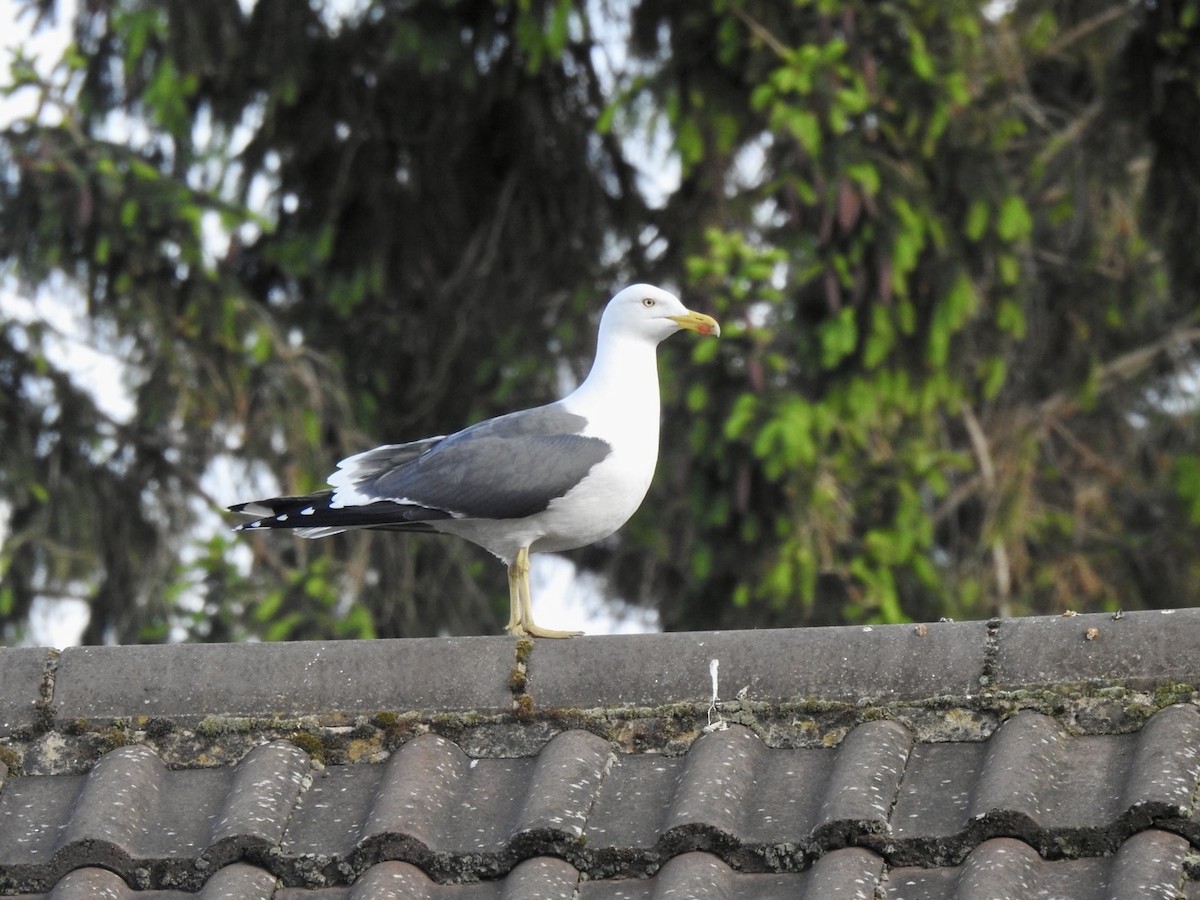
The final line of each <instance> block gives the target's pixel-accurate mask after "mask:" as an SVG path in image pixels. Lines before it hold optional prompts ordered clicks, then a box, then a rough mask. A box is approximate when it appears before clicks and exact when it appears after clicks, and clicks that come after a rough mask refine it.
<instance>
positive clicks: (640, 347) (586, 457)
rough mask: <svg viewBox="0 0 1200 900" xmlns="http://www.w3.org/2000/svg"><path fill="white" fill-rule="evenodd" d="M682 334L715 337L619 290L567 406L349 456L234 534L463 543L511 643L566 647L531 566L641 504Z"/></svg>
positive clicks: (667, 297)
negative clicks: (520, 639) (661, 351)
mask: <svg viewBox="0 0 1200 900" xmlns="http://www.w3.org/2000/svg"><path fill="white" fill-rule="evenodd" d="M681 329H687V330H689V331H695V332H698V333H699V334H711V335H719V334H720V333H721V328H720V326H719V325H718V324H717V322H716V320H715V319H713V318H712V317H710V316H706V315H704V314H703V313H697V312H692V311H691V310H689V309H687V308H685V307H684V305H683V304H682V303H680V302H679V298H677V297H675V296H674V295H673V294H670V293H668V292H667V291H664V290H662V289H661V288H656V287H652V286H650V285H648V284H635V285H632V286H631V287H627V288H625V289H624V290H623V291H621V292H620V293H619V294H617V295H616V296H615V297H613V298H612V300H610V301H609V303H608V306H606V307H605V309H604V315H603V316H602V317H601V318H600V337H599V340H598V341H597V346H596V359H595V362H593V363H592V370H591V372H590V373H589V374H588V377H587V378H586V379H585V380H584V382H583V383H582V384H581V385H579V387H578V388H576V389H575V390H574V391H573V392H572V393H571V394H569V395H568V396H566V397H564V398H563V399H562V400H559V401H557V402H555V403H551V404H549V405H547V406H538V407H535V408H533V409H524V410H520V411H519V412H513V413H508V414H507V415H504V416H499V417H497V418H495V419H487V420H486V421H483V422H480V423H478V424H476V425H472V426H471V427H470V428H466V429H464V430H463V431H460V432H458V433H457V434H452V435H449V436H447V435H441V436H438V437H431V438H425V439H424V440H421V441H413V442H411V443H408V444H387V445H385V446H382V447H377V448H376V449H374V450H368V451H367V452H365V453H359V454H357V455H355V456H351V457H349V458H347V459H344V460H342V461H341V462H340V463H338V469H337V471H336V472H334V473H333V474H332V475H331V476H330V477H329V484H330V486H331V488H332V490H327V491H319V492H317V493H314V494H307V495H305V496H302V497H274V498H272V499H269V500H255V501H252V502H250V503H239V504H238V505H236V506H231V507H229V508H230V510H232V511H233V512H239V513H245V514H246V515H250V516H256V517H257V518H256V519H255V521H253V522H248V523H246V524H245V525H239V526H238V528H237V530H239V531H243V530H252V531H258V530H263V529H269V528H291V529H295V531H296V533H297V534H298V535H300V536H301V537H306V538H318V537H325V536H326V535H330V534H338V533H340V532H342V531H347V530H350V529H356V528H375V529H385V530H389V531H424V532H437V533H440V534H454V535H458V536H459V537H461V538H465V539H466V540H468V541H471V542H472V543H475V544H478V545H479V546H480V547H483V548H484V549H485V550H488V551H489V552H491V553H492V554H493V555H495V556H497V557H499V558H500V559H501V560H503V562H504V563H505V565H507V566H508V592H509V604H510V605H509V616H508V625H507V626H506V630H507V631H509V632H510V633H512V634H516V635H524V634H529V635H534V636H535V637H547V638H561V637H573V636H574V635H576V634H579V632H574V631H555V630H553V629H549V628H542V627H541V626H539V625H537V624H536V623H534V621H533V609H532V601H531V599H530V595H529V554H530V553H539V552H555V551H559V550H571V549H573V548H575V547H583V546H586V545H587V544H591V543H594V542H595V541H598V540H600V539H601V538H605V537H608V535H610V534H612V533H613V532H614V531H616V530H617V529H618V528H620V527H621V526H622V525H624V524H625V522H626V521H628V519H629V517H630V516H632V515H633V514H634V512H635V511H636V510H637V508H638V507H639V506H640V505H641V502H642V499H643V498H644V497H645V496H646V491H647V490H648V489H649V487H650V479H651V478H652V477H653V476H654V466H655V463H656V462H657V461H658V422H659V396H658V360H657V353H656V350H657V347H658V344H659V342H661V341H662V340H663V339H664V338H668V337H670V336H671V335H672V334H674V333H675V332H677V331H679V330H681Z"/></svg>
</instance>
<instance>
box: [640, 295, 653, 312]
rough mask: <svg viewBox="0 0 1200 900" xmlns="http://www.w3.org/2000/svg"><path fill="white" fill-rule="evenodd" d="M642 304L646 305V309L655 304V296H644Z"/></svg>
mask: <svg viewBox="0 0 1200 900" xmlns="http://www.w3.org/2000/svg"><path fill="white" fill-rule="evenodd" d="M642 306H644V307H646V309H650V308H651V307H653V306H654V298H653V297H643V298H642Z"/></svg>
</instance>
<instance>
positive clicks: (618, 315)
mask: <svg viewBox="0 0 1200 900" xmlns="http://www.w3.org/2000/svg"><path fill="white" fill-rule="evenodd" d="M682 328H686V329H688V330H689V331H695V332H698V333H700V334H711V335H718V336H719V335H720V334H721V326H720V325H718V324H717V320H716V319H714V318H712V317H711V316H706V315H704V314H703V313H698V312H692V311H691V310H690V309H688V308H687V307H686V306H684V305H683V304H682V303H680V302H679V298H678V297H676V296H675V295H674V294H671V293H668V292H667V291H664V290H663V289H662V288H657V287H654V286H653V285H649V284H632V285H630V286H629V287H627V288H625V289H624V290H623V291H621V292H620V293H618V294H617V295H616V296H615V297H613V298H612V299H611V300H610V301H608V306H606V307H604V315H602V316H601V317H600V334H601V336H603V335H604V334H605V332H607V331H615V332H617V333H620V334H622V336H632V335H637V336H640V337H646V338H648V339H650V340H651V341H653V342H654V343H656V344H657V343H658V342H659V341H661V340H663V339H664V338H667V337H670V336H671V335H673V334H674V333H675V332H677V331H679V330H680V329H682Z"/></svg>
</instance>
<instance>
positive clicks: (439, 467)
mask: <svg viewBox="0 0 1200 900" xmlns="http://www.w3.org/2000/svg"><path fill="white" fill-rule="evenodd" d="M586 426H587V420H586V419H585V418H584V417H583V416H578V415H575V414H574V413H569V412H567V411H566V410H564V409H563V408H562V407H561V406H559V405H558V404H551V405H550V406H542V407H538V408H536V409H529V410H522V411H520V412H515V413H509V414H508V415H506V416H500V417H499V418H496V419H489V420H487V421H485V422H480V423H479V424H478V425H473V426H471V427H470V428H467V429H465V430H463V431H460V432H458V433H457V434H454V435H451V436H450V437H448V438H445V439H443V440H441V441H438V442H437V443H435V444H433V445H432V446H431V447H430V448H429V449H427V450H425V451H424V452H422V453H420V454H419V455H417V456H416V457H412V458H408V459H406V460H404V461H402V462H400V464H399V465H395V466H393V467H392V468H390V469H388V470H387V471H383V472H380V473H379V474H378V475H377V476H374V477H371V478H367V479H362V480H356V484H355V491H356V493H357V494H359V495H361V496H363V497H364V498H370V499H371V500H373V501H380V500H392V501H394V502H402V503H411V504H416V505H418V506H422V507H425V508H427V509H437V510H444V511H446V512H448V513H450V514H451V515H452V516H454V517H455V518H471V519H519V518H523V517H525V516H529V515H533V514H534V513H537V512H541V511H542V510H544V509H545V508H546V507H547V506H549V505H550V502H551V501H552V500H554V499H555V498H557V497H561V496H563V495H564V494H565V493H567V492H568V491H569V490H571V488H573V487H575V486H576V485H577V484H579V482H581V481H582V480H583V479H584V478H585V477H586V476H587V474H588V473H589V472H590V471H591V470H592V468H593V467H594V466H595V465H596V464H597V463H599V462H600V461H602V460H603V459H605V458H606V457H607V456H608V455H609V453H611V452H612V447H611V446H610V445H609V444H608V442H606V441H604V440H602V439H600V438H596V437H587V436H584V435H583V434H581V432H582V431H583V429H584V428H585V427H586ZM400 446H409V445H400ZM384 449H386V448H380V449H379V450H378V451H370V454H375V453H380V454H381V455H380V457H379V460H380V461H382V460H383V459H384V458H385V457H386V454H383V453H382V452H381V451H383V450H384ZM370 454H363V455H366V456H369V455H370Z"/></svg>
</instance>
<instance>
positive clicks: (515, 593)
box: [504, 560, 529, 636]
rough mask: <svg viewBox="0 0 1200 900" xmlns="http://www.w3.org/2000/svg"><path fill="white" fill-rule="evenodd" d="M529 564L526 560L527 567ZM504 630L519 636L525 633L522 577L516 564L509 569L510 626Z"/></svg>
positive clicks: (506, 626)
mask: <svg viewBox="0 0 1200 900" xmlns="http://www.w3.org/2000/svg"><path fill="white" fill-rule="evenodd" d="M528 562H529V561H528V560H526V565H528ZM504 630H505V631H507V632H508V633H509V634H515V635H518V636H519V635H523V634H524V633H525V629H524V628H522V627H521V575H520V573H519V572H518V571H517V565H516V563H514V564H513V565H511V566H509V567H508V624H507V625H505V626H504Z"/></svg>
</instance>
